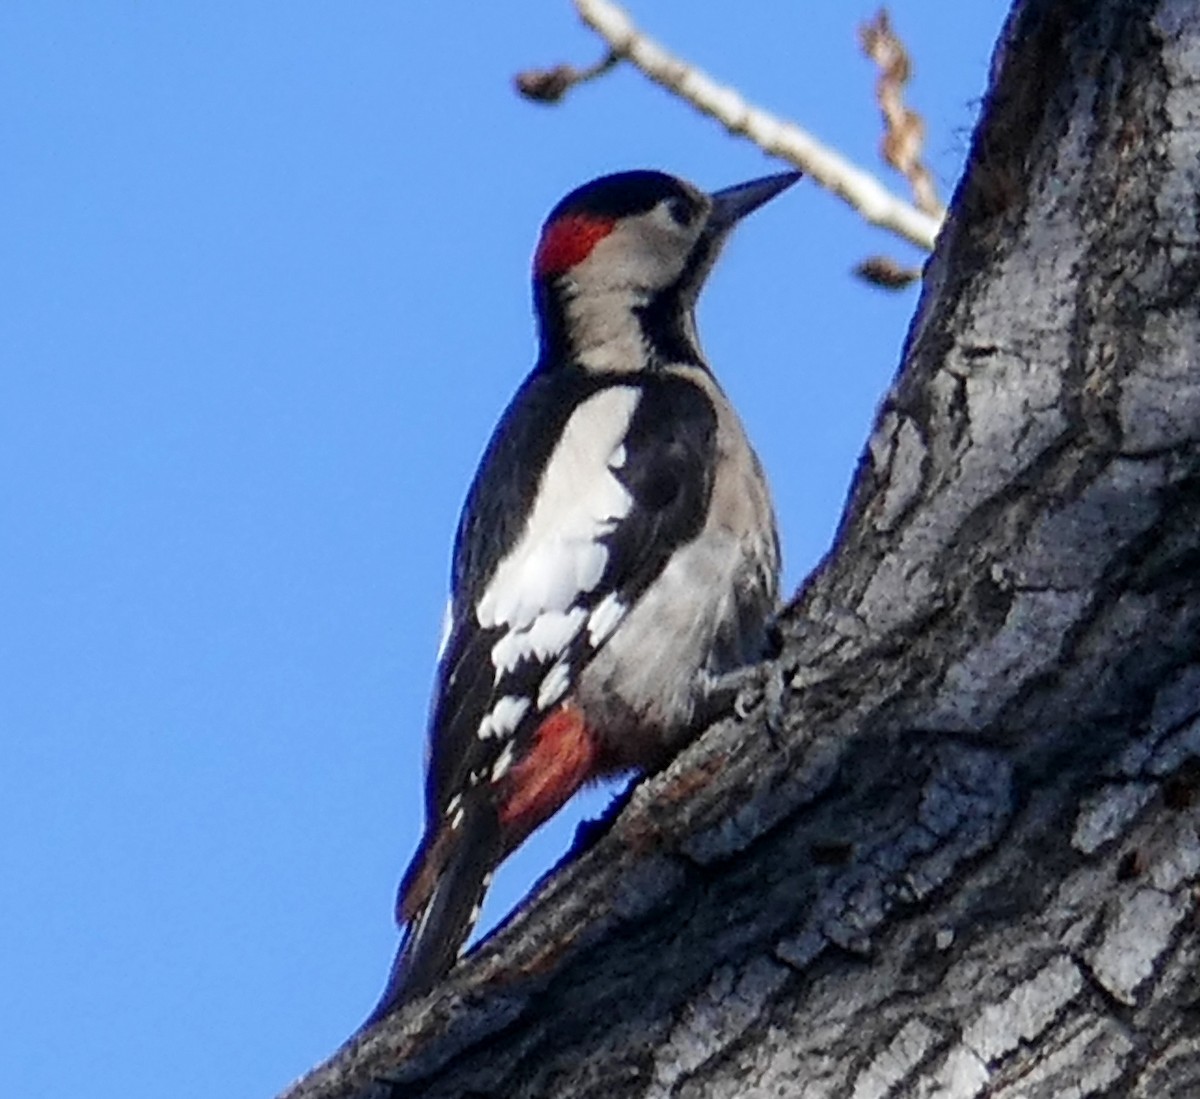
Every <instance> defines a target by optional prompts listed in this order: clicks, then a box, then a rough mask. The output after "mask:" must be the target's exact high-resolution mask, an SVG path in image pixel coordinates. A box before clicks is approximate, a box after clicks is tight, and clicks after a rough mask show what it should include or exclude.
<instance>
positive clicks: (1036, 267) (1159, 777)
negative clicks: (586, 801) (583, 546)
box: [288, 0, 1200, 1099]
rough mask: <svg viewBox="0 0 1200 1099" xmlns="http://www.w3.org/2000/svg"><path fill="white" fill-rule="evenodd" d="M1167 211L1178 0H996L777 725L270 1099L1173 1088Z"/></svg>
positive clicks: (1192, 647) (1172, 325)
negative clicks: (990, 62)
mask: <svg viewBox="0 0 1200 1099" xmlns="http://www.w3.org/2000/svg"><path fill="white" fill-rule="evenodd" d="M1198 194H1200V3H1196V2H1194V0H1160V2H1159V3H1154V2H1152V0H1027V2H1024V3H1020V4H1018V6H1017V9H1016V10H1015V12H1014V13H1013V15H1012V16H1011V17H1010V19H1009V22H1008V25H1007V27H1006V29H1005V32H1004V37H1003V39H1002V41H1001V44H1000V46H999V47H998V50H997V60H996V66H995V70H994V77H993V81H992V86H991V88H990V90H989V93H988V96H987V100H986V104H985V108H984V111H983V116H982V120H981V122H980V124H979V128H978V130H977V132H976V134H975V137H974V141H973V146H972V150H971V156H970V162H969V165H968V169H967V173H966V176H965V178H964V180H963V182H962V184H961V185H960V187H959V189H958V193H957V195H956V196H955V199H954V203H953V206H952V209H951V215H950V219H949V221H948V223H947V225H946V228H945V230H944V231H943V233H942V235H941V238H940V240H939V243H938V247H937V251H936V253H935V255H934V257H933V259H932V260H931V262H930V265H929V267H928V269H927V271H926V274H925V287H924V293H923V296H922V299H921V303H920V307H919V309H918V312H917V316H916V318H915V320H914V322H913V326H912V330H911V332H910V333H909V337H908V341H907V346H906V350H905V356H904V367H903V370H902V371H901V373H900V375H899V376H898V378H897V381H896V382H895V384H894V386H893V388H892V390H891V391H890V392H889V393H888V395H887V396H886V398H885V400H884V402H883V405H882V408H881V411H880V413H879V418H878V422H877V423H876V425H875V429H874V431H873V434H872V436H871V439H870V441H869V443H868V445H867V449H866V452H865V454H864V456H863V458H862V461H861V464H860V467H859V470H858V474H857V478H856V480H855V484H854V489H853V491H852V494H851V499H850V503H849V505H848V509H847V513H846V517H845V519H844V521H843V524H842V528H841V530H840V532H839V536H838V539H837V544H836V546H835V548H834V550H833V552H832V553H831V554H830V556H829V558H828V559H827V560H826V561H825V562H824V563H823V565H822V566H821V567H820V569H819V570H818V571H817V573H816V574H815V575H814V576H813V577H812V578H811V579H810V580H809V581H808V583H807V584H806V585H805V587H804V589H803V591H802V592H801V593H800V594H799V596H798V597H797V599H796V600H795V602H794V603H793V604H792V605H791V606H790V607H789V609H788V610H787V612H786V614H785V615H784V618H783V622H782V624H783V632H784V636H785V641H786V645H785V649H784V652H783V655H782V657H781V658H780V660H779V661H778V662H777V664H776V665H775V666H774V668H773V672H774V676H773V679H772V681H771V686H770V689H769V690H768V691H767V694H768V696H769V702H770V705H764V706H762V707H760V710H759V711H758V712H757V713H756V714H754V715H752V716H751V718H750V719H749V720H747V721H744V722H740V723H739V722H736V721H732V720H731V721H727V722H725V723H723V724H721V725H719V726H716V727H714V728H713V729H710V730H709V731H708V733H707V734H706V735H705V736H704V737H703V738H702V739H701V740H700V741H698V742H697V743H696V744H695V745H694V746H693V747H692V748H691V749H689V750H688V751H687V752H685V753H684V754H683V756H681V757H680V758H679V759H678V760H676V762H675V763H674V764H673V765H672V766H671V767H670V769H669V770H668V771H666V772H665V773H663V774H662V775H659V776H657V777H655V778H654V779H652V780H649V781H647V782H644V783H643V784H642V785H641V786H639V787H638V789H637V790H636V792H635V793H634V795H633V797H632V799H631V800H630V802H629V804H628V805H627V806H626V807H625V809H624V810H623V812H622V813H621V814H620V816H619V818H618V819H617V820H616V821H615V823H614V824H613V825H612V827H611V828H610V829H609V831H608V832H607V834H606V835H604V836H603V837H602V838H601V839H600V840H598V841H597V842H595V843H594V844H593V845H592V846H591V847H590V849H589V850H588V851H587V852H586V853H585V854H583V855H582V856H580V857H579V858H578V859H576V860H575V861H574V862H572V863H571V864H570V865H568V866H567V867H566V868H565V869H564V870H562V871H561V872H559V873H558V874H557V875H556V876H555V877H554V878H553V880H551V881H550V882H549V883H548V884H546V885H545V886H544V887H543V888H542V889H541V890H540V892H539V894H538V896H537V898H536V900H535V901H534V902H532V903H530V904H528V905H527V906H526V907H525V909H524V910H523V911H522V912H520V913H519V914H518V915H517V916H516V917H515V918H514V919H513V920H512V921H510V923H509V924H508V926H507V927H505V928H504V929H502V931H501V932H499V933H498V934H497V935H495V936H494V937H493V938H492V939H491V940H490V941H489V942H488V944H486V946H485V947H484V948H483V949H482V950H480V951H478V952H476V954H475V955H473V956H472V958H471V959H469V960H468V962H467V963H466V964H464V965H462V966H460V967H459V968H458V969H457V970H456V971H455V973H454V974H453V976H452V978H451V979H450V980H449V981H448V982H447V983H446V984H445V986H444V987H442V988H441V989H440V990H438V991H437V992H436V993H435V994H433V995H432V996H430V997H429V998H427V999H425V1000H424V1001H422V1002H420V1003H417V1004H414V1005H412V1006H410V1007H409V1008H408V1009H407V1010H405V1011H403V1012H401V1013H399V1014H397V1015H395V1016H393V1017H391V1018H389V1019H387V1020H385V1021H384V1022H383V1023H382V1024H381V1025H380V1026H378V1027H377V1028H375V1029H374V1030H373V1031H371V1032H370V1033H368V1034H366V1035H362V1036H359V1037H357V1038H356V1039H354V1040H352V1041H351V1042H350V1043H348V1045H347V1046H346V1047H345V1048H344V1049H343V1050H341V1051H340V1052H339V1053H338V1054H336V1055H335V1057H334V1058H333V1059H332V1060H331V1061H330V1062H329V1063H328V1064H326V1065H325V1066H322V1067H321V1068H319V1069H317V1070H316V1071H315V1072H314V1073H313V1074H311V1075H310V1076H309V1077H307V1078H306V1079H305V1080H303V1081H301V1082H300V1083H299V1084H297V1085H296V1086H295V1088H294V1089H293V1090H292V1091H290V1092H289V1093H288V1095H289V1097H290V1099H302V1097H303V1099H316V1097H318V1096H319V1097H322V1099H327V1097H333V1096H339V1097H340V1096H355V1097H367V1096H370V1097H372V1099H375V1097H383V1096H387V1095H397V1096H399V1095H403V1096H422V1097H430V1099H432V1097H435V1096H437V1097H450V1096H464V1095H470V1096H504V1097H518V1096H570V1097H573V1099H586V1097H597V1099H621V1097H625V1096H629V1097H633V1096H637V1097H645V1096H668V1095H670V1096H687V1097H697V1099H698V1097H717V1096H730V1097H733V1096H736V1097H739V1099H749V1097H757V1096H763V1097H765V1096H802V1097H817V1096H838V1097H846V1099H875V1097H878V1099H883V1097H884V1096H890V1097H897V1096H903V1097H905V1099H908V1097H918V1096H945V1097H951V1096H953V1097H965V1096H1005V1097H1013V1099H1015V1097H1017V1096H1021V1097H1024V1099H1032V1097H1038V1096H1045V1097H1058V1096H1064V1095H1069V1096H1088V1095H1106V1096H1114V1095H1120V1096H1146V1097H1155V1099H1160V1097H1164V1096H1165V1097H1172V1096H1179V1097H1184V1096H1188V1097H1194V1096H1196V1095H1198V1094H1200V1010H1198V1009H1200V975H1198V972H1200V971H1198V968H1197V967H1198V966H1200V910H1198V908H1197V896H1198V892H1197V891H1198V889H1200V836H1198V827H1197V826H1198V823H1200V816H1198V813H1197V809H1196V807H1195V802H1196V799H1197V792H1198V790H1200V365H1198V363H1197V358H1198V353H1200V347H1198V342H1200V219H1198ZM798 475H799V474H798ZM771 710H774V711H776V716H777V717H778V722H777V728H775V730H774V734H773V735H772V733H771V732H769V731H768V723H767V722H766V721H765V719H764V717H763V713H764V712H765V711H771Z"/></svg>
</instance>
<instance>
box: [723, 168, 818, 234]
mask: <svg viewBox="0 0 1200 1099" xmlns="http://www.w3.org/2000/svg"><path fill="white" fill-rule="evenodd" d="M801 175H803V173H802V172H780V173H779V174H778V175H773V176H764V177H763V178H762V179H752V180H750V182H749V183H738V184H736V185H735V186H733V187H726V188H725V189H724V190H721V191H714V192H713V193H712V194H711V195H709V196H708V197H709V198H710V199H711V200H712V213H710V214H709V215H708V229H709V232H711V233H717V234H720V233H725V232H727V231H728V230H730V229H732V228H733V227H734V226H735V225H736V224H737V223H738V222H739V221H741V220H742V218H744V217H745V216H746V215H747V214H749V213H753V212H754V211H755V210H757V209H758V208H759V207H760V206H761V205H762V204H763V203H764V202H768V201H770V200H771V199H773V198H774V197H775V196H776V195H777V194H779V192H780V191H786V190H787V189H788V188H789V187H790V186H791V185H792V184H793V183H795V182H796V180H798V179H799V178H800V176H801Z"/></svg>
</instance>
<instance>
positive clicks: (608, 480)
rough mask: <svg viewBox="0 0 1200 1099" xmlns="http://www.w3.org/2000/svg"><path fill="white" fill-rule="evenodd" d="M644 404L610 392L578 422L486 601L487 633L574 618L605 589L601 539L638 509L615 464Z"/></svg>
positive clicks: (626, 390)
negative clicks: (552, 617) (543, 618)
mask: <svg viewBox="0 0 1200 1099" xmlns="http://www.w3.org/2000/svg"><path fill="white" fill-rule="evenodd" d="M640 396H641V393H640V391H639V390H638V389H636V388H635V387H633V386H626V385H617V386H609V387H608V388H606V389H602V390H600V392H599V393H596V394H595V395H593V396H591V397H589V398H588V399H587V400H586V401H584V402H582V403H581V404H580V405H579V407H578V408H576V409H575V411H574V412H573V413H572V414H571V418H570V419H569V420H568V421H567V426H566V428H565V429H564V430H563V434H562V438H561V439H559V441H558V445H557V446H556V447H555V448H554V452H553V453H552V454H551V455H550V461H549V462H548V463H547V465H546V471H545V473H543V474H542V480H541V484H540V485H539V486H538V494H537V499H536V500H535V502H534V505H533V510H532V511H531V512H530V515H529V519H528V520H527V521H526V523H525V530H524V531H523V532H522V534H521V538H520V540H519V541H518V542H517V544H516V545H515V546H514V547H513V548H512V550H511V551H510V552H509V554H508V556H507V557H505V558H504V560H503V561H501V562H500V565H499V566H498V567H497V569H496V573H495V575H494V576H493V577H492V581H491V583H490V584H488V587H487V590H486V591H485V592H484V593H483V598H482V599H480V600H479V606H478V607H477V608H476V610H475V615H476V618H477V619H478V621H479V624H480V626H482V627H483V628H484V629H490V628H492V627H495V626H509V627H511V628H513V629H517V630H523V629H528V628H529V627H530V626H531V625H532V624H533V622H534V620H535V619H536V618H537V617H538V616H539V615H542V614H545V613H546V612H547V611H560V612H561V611H568V610H570V609H571V607H572V606H573V605H574V604H575V603H576V602H577V600H578V597H579V596H580V595H581V594H585V593H587V592H589V591H591V590H592V589H593V588H594V587H595V586H596V585H597V584H598V583H599V582H600V577H601V576H602V575H603V574H604V567H605V566H606V565H607V564H608V549H607V548H606V547H605V546H604V545H603V544H602V543H601V542H600V541H599V539H600V538H602V537H603V536H604V535H606V534H610V533H611V532H612V531H613V530H614V529H615V528H616V525H617V524H618V523H619V522H620V521H621V520H622V519H624V518H625V516H626V515H628V514H629V509H630V508H631V507H632V506H633V497H632V496H630V494H629V492H628V491H627V490H626V488H625V486H624V485H623V484H621V482H620V481H618V480H617V478H616V477H615V476H614V475H613V469H612V466H611V465H610V462H611V460H612V458H613V457H614V456H616V453H617V451H618V449H619V448H621V447H622V444H623V440H624V438H625V433H626V432H627V431H628V430H629V421H630V420H631V419H632V417H633V412H634V409H635V408H637V404H638V400H639V398H640Z"/></svg>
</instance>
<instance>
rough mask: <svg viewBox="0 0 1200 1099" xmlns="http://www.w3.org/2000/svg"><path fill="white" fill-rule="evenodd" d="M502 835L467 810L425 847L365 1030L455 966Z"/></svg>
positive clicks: (481, 812) (401, 904)
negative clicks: (388, 969) (392, 954)
mask: <svg viewBox="0 0 1200 1099" xmlns="http://www.w3.org/2000/svg"><path fill="white" fill-rule="evenodd" d="M501 854H502V851H501V843H500V830H499V828H498V826H497V822H496V820H495V816H494V814H493V813H489V812H488V811H487V810H486V809H485V808H483V807H476V808H475V809H474V811H472V810H470V809H468V810H467V811H466V812H465V814H464V816H463V818H462V820H461V822H460V823H459V825H458V827H457V828H452V827H450V824H449V823H448V822H444V823H442V824H441V825H440V826H439V828H438V829H437V831H436V833H435V834H434V836H433V838H432V840H431V841H428V842H422V844H421V847H420V848H419V849H418V851H417V853H416V855H415V856H414V858H413V861H412V865H411V866H410V867H409V869H408V872H407V873H406V874H405V876H404V880H403V882H402V883H401V886H400V896H399V898H398V900H397V903H396V913H397V916H398V918H399V919H400V920H401V921H402V922H403V924H404V925H405V930H404V938H403V939H402V940H401V943H400V948H399V950H398V951H397V952H396V958H395V961H393V962H392V971H391V973H390V974H389V975H388V981H387V985H386V987H385V988H384V991H383V995H382V996H381V997H380V999H379V1003H377V1004H376V1005H375V1008H374V1010H372V1012H371V1014H370V1015H369V1016H368V1017H367V1020H366V1022H365V1023H364V1024H363V1026H364V1027H366V1026H369V1025H371V1024H372V1023H375V1022H378V1021H379V1020H380V1019H382V1018H383V1017H384V1016H385V1015H388V1014H390V1013H391V1012H392V1011H394V1010H395V1009H396V1008H397V1007H399V1006H400V1004H402V1003H404V1002H405V1001H406V1000H410V999H412V998H413V997H415V996H420V995H421V994H422V993H425V992H428V991H429V990H430V989H431V988H432V987H433V986H434V985H435V984H436V983H437V982H438V981H439V980H440V979H441V978H442V977H443V976H445V974H446V973H447V972H449V970H450V967H451V966H453V965H454V963H455V961H456V960H457V958H458V956H459V954H460V953H461V951H462V947H463V944H464V943H465V942H466V941H467V938H468V936H470V934H471V932H472V930H474V927H475V922H476V920H478V919H479V907H480V904H481V902H482V900H483V894H484V893H485V892H486V890H487V887H488V884H489V882H490V879H491V875H492V871H493V870H494V869H495V868H496V864H497V863H498V862H499V861H500V858H501Z"/></svg>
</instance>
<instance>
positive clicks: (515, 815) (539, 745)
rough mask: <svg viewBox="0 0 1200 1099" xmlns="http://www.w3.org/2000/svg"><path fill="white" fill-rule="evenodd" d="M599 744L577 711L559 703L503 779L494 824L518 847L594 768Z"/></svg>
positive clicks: (590, 776)
mask: <svg viewBox="0 0 1200 1099" xmlns="http://www.w3.org/2000/svg"><path fill="white" fill-rule="evenodd" d="M599 763H600V745H599V742H598V741H597V740H596V737H595V736H594V735H593V734H592V732H591V731H590V730H589V729H588V727H587V724H586V723H585V722H584V720H583V713H582V711H580V710H579V708H578V707H576V706H574V705H573V704H572V703H570V702H564V703H563V704H562V705H561V706H559V707H558V708H557V709H555V710H552V711H551V712H550V713H549V714H547V715H546V717H544V718H543V719H542V723H541V724H540V725H539V726H538V727H537V729H536V731H535V732H534V734H533V744H532V745H530V748H529V751H528V752H527V753H526V755H525V756H524V758H523V759H522V760H521V761H520V762H519V763H516V764H514V765H513V768H512V770H511V771H509V772H508V774H507V775H506V776H505V778H504V780H503V781H504V794H503V797H502V800H501V802H500V823H501V825H502V826H503V827H504V829H505V832H506V833H507V836H506V839H507V843H508V844H512V845H516V844H518V843H520V842H521V841H522V840H523V839H524V838H525V837H526V836H527V835H529V833H530V832H532V831H533V830H534V829H535V828H536V827H537V826H538V825H539V824H541V823H542V822H543V821H544V820H548V819H549V818H550V817H552V816H553V815H554V814H555V813H557V812H558V810H559V809H561V808H562V806H563V805H564V804H565V803H566V802H567V799H568V798H570V796H571V795H572V794H573V793H575V791H576V790H578V789H579V788H580V787H581V786H582V785H583V784H584V783H585V782H587V781H588V779H590V778H594V777H595V776H596V774H597V772H598V770H599Z"/></svg>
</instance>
